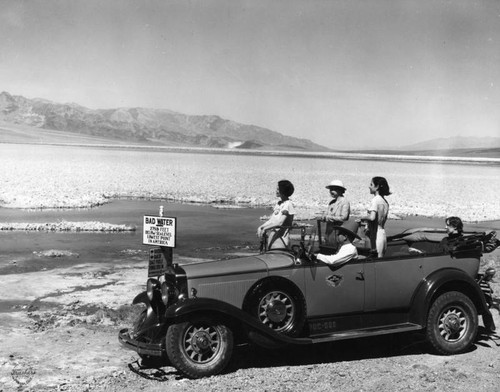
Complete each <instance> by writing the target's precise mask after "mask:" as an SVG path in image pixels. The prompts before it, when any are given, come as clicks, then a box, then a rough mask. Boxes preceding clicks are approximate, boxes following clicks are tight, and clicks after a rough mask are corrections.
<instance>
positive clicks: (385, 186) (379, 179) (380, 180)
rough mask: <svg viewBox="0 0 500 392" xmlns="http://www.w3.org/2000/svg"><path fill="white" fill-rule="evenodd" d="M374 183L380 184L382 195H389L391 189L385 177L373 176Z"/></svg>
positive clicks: (379, 192) (379, 190)
mask: <svg viewBox="0 0 500 392" xmlns="http://www.w3.org/2000/svg"><path fill="white" fill-rule="evenodd" d="M372 182H373V185H375V186H378V194H379V195H380V196H389V195H390V194H391V191H390V189H389V184H388V183H387V180H386V179H385V178H384V177H373V178H372Z"/></svg>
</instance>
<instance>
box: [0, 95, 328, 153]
mask: <svg viewBox="0 0 500 392" xmlns="http://www.w3.org/2000/svg"><path fill="white" fill-rule="evenodd" d="M2 125H3V128H4V133H5V134H4V136H3V139H5V138H8V136H9V135H10V136H13V137H14V139H15V140H23V139H24V140H26V139H27V138H30V137H34V138H35V140H36V139H44V140H46V139H47V138H50V137H55V138H56V139H57V140H63V139H64V137H65V135H66V136H67V137H68V140H76V139H75V137H76V136H77V135H78V136H79V137H80V138H81V137H83V140H87V141H89V142H90V141H93V142H94V143H95V142H96V140H99V141H101V142H103V141H108V142H116V143H118V144H121V143H124V142H129V143H137V144H155V145H167V146H177V147H211V148H234V149H250V150H272V151H330V150H329V149H328V148H326V147H324V146H321V145H318V144H315V143H313V142H311V141H310V140H308V139H301V138H294V137H291V136H286V135H283V134H281V133H278V132H275V131H271V130H269V129H266V128H262V127H258V126H254V125H245V124H240V123H237V122H234V121H230V120H226V119H223V118H221V117H218V116H211V115H207V116H203V115H200V116H191V115H186V114H182V113H177V112H173V111H170V110H167V109H146V108H118V109H98V110H93V109H88V108H85V107H83V106H80V105H78V104H60V103H55V102H51V101H47V100H44V99H28V98H24V97H22V96H14V95H10V94H9V93H7V92H2V93H0V129H2ZM47 130H51V131H55V133H50V132H49V133H47ZM32 133H33V135H31V134H32ZM38 133H39V134H38ZM79 140H80V139H79ZM0 141H2V137H1V136H0ZM3 141H5V140H3Z"/></svg>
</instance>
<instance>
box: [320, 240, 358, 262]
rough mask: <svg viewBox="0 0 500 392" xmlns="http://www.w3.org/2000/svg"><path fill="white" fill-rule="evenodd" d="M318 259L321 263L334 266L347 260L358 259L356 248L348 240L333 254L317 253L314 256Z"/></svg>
mask: <svg viewBox="0 0 500 392" xmlns="http://www.w3.org/2000/svg"><path fill="white" fill-rule="evenodd" d="M316 258H317V259H318V260H319V261H322V262H323V263H327V264H330V265H334V266H340V265H342V264H345V263H347V262H348V261H349V260H353V259H354V260H357V259H358V250H357V249H356V247H355V246H354V245H353V244H351V243H350V242H348V243H346V244H344V245H342V246H341V247H340V249H339V250H338V252H337V253H335V254H334V255H324V254H321V253H318V256H317V257H316Z"/></svg>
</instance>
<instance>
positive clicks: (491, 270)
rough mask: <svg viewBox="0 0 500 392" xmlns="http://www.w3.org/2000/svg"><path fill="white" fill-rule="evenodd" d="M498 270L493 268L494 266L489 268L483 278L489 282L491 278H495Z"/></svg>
mask: <svg viewBox="0 0 500 392" xmlns="http://www.w3.org/2000/svg"><path fill="white" fill-rule="evenodd" d="M496 272H497V271H496V270H495V268H493V267H490V268H488V269H487V270H486V271H484V278H483V280H484V281H485V282H489V281H490V280H491V279H493V277H494V276H495V274H496Z"/></svg>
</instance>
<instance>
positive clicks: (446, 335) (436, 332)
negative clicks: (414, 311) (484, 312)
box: [426, 291, 478, 355]
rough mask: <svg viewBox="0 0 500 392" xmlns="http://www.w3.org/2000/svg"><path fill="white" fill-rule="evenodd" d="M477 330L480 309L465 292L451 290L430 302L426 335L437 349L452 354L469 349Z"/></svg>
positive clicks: (439, 351)
mask: <svg viewBox="0 0 500 392" xmlns="http://www.w3.org/2000/svg"><path fill="white" fill-rule="evenodd" d="M477 330H478V316H477V309H476V307H475V306H474V303H473V302H472V301H471V299H470V298H469V297H468V296H466V295H465V294H463V293H461V292H458V291H449V292H446V293H444V294H441V295H440V296H439V297H437V298H436V300H435V301H434V302H433V304H432V305H431V308H430V310H429V314H428V317H427V328H426V335H427V340H428V341H429V342H430V343H431V345H432V346H433V347H434V349H435V350H436V351H437V352H438V353H440V354H445V355H450V354H458V353H461V352H464V351H466V350H467V349H469V348H470V346H471V345H472V344H473V343H474V339H475V338H476V335H477Z"/></svg>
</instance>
